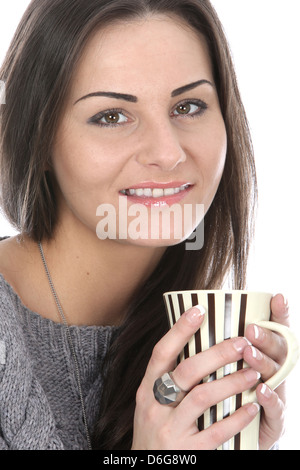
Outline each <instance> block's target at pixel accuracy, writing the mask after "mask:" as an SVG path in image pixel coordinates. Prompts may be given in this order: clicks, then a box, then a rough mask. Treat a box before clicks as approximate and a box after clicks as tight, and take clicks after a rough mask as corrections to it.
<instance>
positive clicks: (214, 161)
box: [0, 0, 288, 450]
mask: <svg viewBox="0 0 300 470" xmlns="http://www.w3.org/2000/svg"><path fill="white" fill-rule="evenodd" d="M0 79H2V80H3V79H5V81H6V105H5V106H2V109H1V187H2V206H3V209H4V211H5V213H6V214H7V216H8V218H9V220H10V221H11V222H12V223H13V224H14V225H15V226H16V227H17V228H18V230H19V231H20V236H18V237H15V238H12V239H8V240H4V241H2V242H1V243H0V250H1V263H0V268H1V269H0V272H1V273H2V276H1V296H2V297H1V299H2V300H1V304H0V305H1V325H2V326H1V336H2V337H1V338H0V340H1V345H2V350H3V354H2V356H1V357H2V358H3V360H2V365H1V367H2V379H1V390H2V392H1V395H2V398H1V400H0V403H1V416H4V417H5V419H4V418H3V419H1V431H2V436H3V438H2V441H1V445H2V447H3V448H10V449H12V448H15V449H22V448H33V449H38V448H45V449H57V448H58V449H84V448H91V447H93V448H95V449H110V450H113V449H135V450H137V449H215V448H217V447H218V446H219V445H221V444H222V442H225V441H227V440H228V439H229V437H231V436H233V435H235V434H236V433H237V432H239V431H240V430H241V429H242V428H243V427H244V426H246V425H247V424H248V423H249V422H250V421H251V420H252V419H253V417H254V416H255V414H256V413H257V411H258V407H257V406H255V405H246V406H244V407H242V408H240V409H239V410H237V411H236V413H235V414H233V415H232V416H230V417H229V418H227V419H226V420H224V421H222V422H220V423H215V424H214V425H212V427H211V429H210V430H209V431H203V430H200V431H199V430H198V429H195V424H194V423H195V418H194V416H195V415H199V412H203V411H204V409H205V408H207V407H209V406H211V400H216V401H214V403H217V401H220V400H222V399H224V398H225V396H223V395H226V393H227V394H230V395H231V394H235V393H238V392H240V391H242V390H245V389H248V388H249V387H251V386H252V385H254V384H255V383H256V382H257V372H258V373H259V374H261V376H262V379H263V380H266V379H267V378H268V377H270V376H271V375H273V373H274V370H276V368H277V367H278V364H279V363H280V362H281V361H282V360H283V358H284V355H285V345H284V344H282V342H281V340H280V338H279V337H278V336H277V335H275V334H271V333H269V332H268V331H265V330H262V329H258V328H257V327H256V328H254V326H253V325H252V326H249V328H248V330H247V332H246V335H247V338H248V340H249V341H250V342H251V343H252V345H253V346H252V347H251V346H249V342H248V341H247V340H246V339H244V338H235V339H233V340H230V341H227V342H224V343H222V344H220V345H218V346H216V347H214V348H211V349H210V350H209V351H208V353H207V355H206V356H205V361H203V356H201V355H199V358H198V359H199V368H197V371H196V372H195V373H194V374H193V376H192V377H191V374H190V371H189V362H188V360H187V361H185V362H184V363H183V364H182V365H181V366H180V367H179V366H178V367H176V357H177V355H178V353H179V351H180V350H181V349H182V348H183V346H184V344H185V343H186V342H187V341H188V339H189V337H191V336H192V334H193V333H194V332H195V331H196V330H197V329H198V328H199V327H200V326H201V322H202V318H203V315H201V313H203V312H202V310H201V307H200V309H197V308H196V309H195V308H194V309H192V310H191V311H189V312H187V313H186V315H184V316H183V317H182V318H181V320H180V321H179V322H178V323H177V324H176V325H175V326H174V327H173V328H172V329H171V330H170V331H169V332H167V330H168V326H167V322H166V317H165V313H164V306H163V303H162V293H163V292H165V291H169V290H175V289H181V290H182V289H187V288H188V289H193V288H202V289H208V288H221V287H222V285H223V283H224V281H225V279H226V277H227V275H228V273H229V272H230V271H231V272H232V273H233V287H234V288H243V287H244V285H245V282H246V265H247V256H248V250H249V243H250V238H251V236H252V230H253V210H254V205H255V196H256V177H255V166H254V161H253V152H252V146H251V140H250V136H249V132H248V127H247V120H246V116H245V113H244V110H243V106H242V103H241V100H240V97H239V92H238V88H237V84H236V80H235V75H234V71H233V66H232V63H231V59H230V54H229V52H228V47H227V45H226V40H225V37H224V34H223V32H222V28H221V25H220V23H219V20H218V18H217V16H216V14H215V12H214V10H213V8H212V6H211V4H210V2H209V1H207V0H184V1H183V0H129V1H128V0H126V1H125V0H113V1H111V0H110V1H105V0H102V1H101V0H89V1H88V2H86V1H83V0H72V1H71V0H51V1H50V0H38V1H37V0H33V1H32V2H31V4H30V5H29V8H28V10H27V12H26V13H25V15H24V17H23V19H22V21H21V23H20V26H19V28H18V30H17V32H16V34H15V37H14V39H13V41H12V44H11V46H10V50H9V51H8V54H7V57H6V60H5V63H4V65H3V67H2V72H1V76H0ZM125 202H126V204H128V206H126V205H125ZM175 202H176V203H177V204H178V205H179V206H180V208H181V209H182V210H183V211H184V210H185V209H186V208H187V207H188V206H189V207H192V208H194V209H195V207H196V206H197V205H199V204H202V205H203V206H202V207H203V208H204V213H205V219H204V239H205V243H204V246H203V248H202V249H201V250H188V249H186V244H185V241H186V240H187V238H189V237H190V235H191V234H192V232H193V231H194V230H195V229H196V227H198V226H199V224H201V223H202V222H203V221H202V216H200V215H199V214H200V213H198V212H197V211H196V214H195V211H194V213H193V215H192V216H191V218H190V221H189V222H190V223H189V224H185V223H184V222H183V220H182V219H180V218H179V219H176V217H175V216H174V218H173V219H171V218H170V220H169V226H168V228H169V234H168V237H167V238H166V237H164V236H163V229H164V228H165V227H164V226H160V225H159V224H158V225H159V227H158V231H157V232H156V236H155V237H154V236H152V232H151V230H152V229H153V228H157V227H156V226H155V227H154V216H153V213H152V209H153V208H154V207H159V209H161V210H162V213H163V214H164V213H165V212H166V211H167V208H168V206H172V205H173V204H174V203H175ZM135 205H138V207H139V209H140V212H141V215H140V217H139V218H138V222H137V220H136V219H135V218H134V217H133V215H134V214H133V212H132V211H131V210H133V207H134V206H135ZM111 208H113V209H114V211H115V212H114V213H113V215H114V216H115V221H112V220H111V219H109V218H108V219H105V216H106V212H108V211H109V210H110V209H111ZM124 208H125V219H126V224H125V225H123V223H122V224H121V223H120V221H121V220H122V221H123V218H124ZM105 211H106V212H105ZM103 220H104V222H103ZM102 222H103V223H102ZM111 222H112V226H111ZM113 222H115V223H113ZM138 225H139V226H140V227H141V226H142V225H143V226H144V227H146V229H145V230H144V232H143V237H142V236H140V237H139V236H138V234H139V233H140V234H141V233H142V230H141V228H140V227H139V228H138ZM121 226H122V227H121ZM124 227H125V228H124ZM130 227H131V229H132V228H135V230H131V231H130ZM149 227H150V228H149ZM150 229H151V230H150ZM179 229H181V230H182V235H181V236H178V235H177V233H178V231H179ZM272 311H273V318H274V319H276V321H278V322H281V323H285V324H286V323H287V321H288V311H287V305H286V304H285V303H284V299H283V297H282V296H281V295H278V296H276V297H274V298H273V301H272ZM4 353H5V354H4ZM242 357H243V358H244V359H245V360H246V361H247V362H248V364H249V371H248V372H249V373H248V376H247V377H248V379H247V380H246V375H245V374H232V375H231V376H229V377H227V378H226V382H223V384H222V387H220V386H219V384H218V382H217V381H216V382H212V383H210V384H209V394H208V396H207V395H205V396H202V395H201V393H202V392H201V390H203V388H201V386H195V385H196V384H197V383H199V382H200V381H201V379H202V377H203V374H205V375H207V373H208V371H207V370H204V368H203V364H204V362H205V364H208V367H209V368H210V367H214V369H213V370H216V369H215V368H216V367H217V368H218V367H221V365H224V364H223V362H224V361H225V360H226V362H228V363H229V362H233V361H236V360H238V359H241V358H242ZM169 370H173V377H174V381H175V382H177V383H178V385H180V386H181V387H182V388H183V389H185V390H190V392H189V393H188V394H187V396H186V399H185V400H184V401H183V402H182V404H181V405H182V406H180V407H179V406H178V407H174V408H170V407H167V406H163V405H161V404H160V403H158V402H157V401H156V400H155V397H154V395H153V384H154V382H155V380H156V379H157V378H158V377H159V376H161V375H162V374H163V373H164V372H166V371H169ZM16 371H17V372H16ZM8 384H9V386H8ZM8 389H9V390H10V393H8ZM197 397H198V398H197ZM257 397H258V401H259V403H260V405H261V406H263V408H264V413H263V414H262V415H263V418H262V423H261V434H260V448H261V449H269V448H271V447H272V446H273V445H274V443H275V442H276V441H277V440H278V438H279V437H280V435H281V433H282V428H283V423H282V419H283V417H282V416H283V412H282V410H283V406H284V405H283V401H284V391H283V387H282V386H281V387H279V388H278V389H277V390H276V392H272V391H270V390H268V389H266V388H265V387H264V388H262V386H258V388H257ZM11 403H13V404H14V406H13V407H12V406H11V405H10V404H11ZM184 403H185V405H184ZM180 413H181V414H180ZM182 413H183V414H182ZM12 414H13V417H14V420H13V419H12V416H11V415H12ZM183 417H185V419H183ZM12 422H13V423H14V424H13V425H12ZM174 423H177V424H176V426H175V429H176V434H175V435H174V432H173V430H174ZM178 423H180V425H178ZM171 431H172V432H171Z"/></svg>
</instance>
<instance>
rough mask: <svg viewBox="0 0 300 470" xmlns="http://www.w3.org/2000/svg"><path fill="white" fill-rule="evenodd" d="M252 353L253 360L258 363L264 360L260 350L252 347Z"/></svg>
mask: <svg viewBox="0 0 300 470" xmlns="http://www.w3.org/2000/svg"><path fill="white" fill-rule="evenodd" d="M251 353H252V357H253V359H256V360H257V361H261V360H262V358H263V355H262V353H261V352H260V351H259V350H258V349H256V348H254V347H253V346H251Z"/></svg>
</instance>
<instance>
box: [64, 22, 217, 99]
mask: <svg viewBox="0 0 300 470" xmlns="http://www.w3.org/2000/svg"><path fill="white" fill-rule="evenodd" d="M204 78H205V79H208V80H210V81H213V76H212V67H211V62H210V58H209V52H208V47H207V44H206V41H205V39H204V37H203V36H202V35H201V34H200V33H198V32H196V31H194V30H193V29H192V28H190V27H189V26H188V25H187V24H186V23H185V22H183V21H182V20H180V19H179V18H176V17H174V18H172V17H169V16H164V15H157V16H153V17H150V18H145V19H136V20H131V21H126V22H125V21H124V22H118V23H115V24H112V25H109V26H107V27H105V28H103V29H101V30H99V31H97V32H96V33H94V34H93V36H92V37H91V38H90V40H89V42H88V44H87V46H86V47H85V49H84V51H83V54H82V57H81V59H80V61H79V63H78V66H77V69H76V71H75V75H74V80H73V87H72V88H73V91H74V92H76V95H77V94H80V93H87V92H89V91H91V92H92V91H95V90H96V89H99V86H100V87H101V88H103V89H105V88H106V89H110V90H111V89H112V87H114V90H113V91H120V92H122V91H124V90H125V91H127V92H130V91H132V92H134V93H135V94H137V93H138V91H140V92H141V93H142V92H143V91H147V90H148V92H151V90H152V91H154V90H156V91H157V89H159V88H163V87H166V88H168V89H169V88H170V89H175V88H176V87H177V86H178V87H180V86H182V85H184V84H186V83H188V82H193V81H196V80H199V79H204ZM72 94H73V93H72Z"/></svg>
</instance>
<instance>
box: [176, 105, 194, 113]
mask: <svg viewBox="0 0 300 470" xmlns="http://www.w3.org/2000/svg"><path fill="white" fill-rule="evenodd" d="M176 111H177V113H178V114H189V113H190V112H191V105H190V104H188V103H186V104H180V105H179V106H177V108H176Z"/></svg>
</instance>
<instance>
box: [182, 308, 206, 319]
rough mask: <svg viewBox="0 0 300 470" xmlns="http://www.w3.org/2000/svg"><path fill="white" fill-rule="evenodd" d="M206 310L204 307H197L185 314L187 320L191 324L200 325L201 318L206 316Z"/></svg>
mask: <svg viewBox="0 0 300 470" xmlns="http://www.w3.org/2000/svg"><path fill="white" fill-rule="evenodd" d="M205 313H206V310H205V308H204V307H203V305H195V306H194V307H192V308H190V309H189V310H187V312H186V313H185V316H186V319H187V320H188V321H189V322H191V323H194V324H195V323H198V322H199V320H200V318H202V317H203V315H205Z"/></svg>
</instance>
